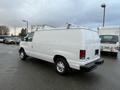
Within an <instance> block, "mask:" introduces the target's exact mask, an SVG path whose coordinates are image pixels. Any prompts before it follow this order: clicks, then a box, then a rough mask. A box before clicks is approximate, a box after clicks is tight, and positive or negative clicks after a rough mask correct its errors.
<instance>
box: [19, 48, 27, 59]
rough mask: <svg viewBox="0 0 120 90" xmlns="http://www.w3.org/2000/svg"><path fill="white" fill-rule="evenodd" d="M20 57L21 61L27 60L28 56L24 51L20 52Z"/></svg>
mask: <svg viewBox="0 0 120 90" xmlns="http://www.w3.org/2000/svg"><path fill="white" fill-rule="evenodd" d="M19 57H20V60H26V58H27V55H26V53H25V51H24V50H23V49H21V50H20V51H19Z"/></svg>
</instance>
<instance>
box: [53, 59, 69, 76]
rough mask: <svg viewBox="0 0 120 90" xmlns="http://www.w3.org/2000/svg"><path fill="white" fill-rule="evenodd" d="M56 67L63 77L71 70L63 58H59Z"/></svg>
mask: <svg viewBox="0 0 120 90" xmlns="http://www.w3.org/2000/svg"><path fill="white" fill-rule="evenodd" d="M55 65H56V70H57V72H58V73H59V74H61V75H64V74H66V73H67V72H68V70H69V65H68V63H67V62H66V61H65V60H64V59H63V58H57V60H56V61H55Z"/></svg>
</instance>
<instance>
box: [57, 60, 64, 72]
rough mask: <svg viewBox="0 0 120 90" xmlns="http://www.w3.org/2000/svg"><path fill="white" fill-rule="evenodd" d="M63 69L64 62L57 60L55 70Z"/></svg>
mask: <svg viewBox="0 0 120 90" xmlns="http://www.w3.org/2000/svg"><path fill="white" fill-rule="evenodd" d="M64 70H65V66H64V63H63V62H61V61H59V62H58V63H57V71H58V72H61V73H62V72H64Z"/></svg>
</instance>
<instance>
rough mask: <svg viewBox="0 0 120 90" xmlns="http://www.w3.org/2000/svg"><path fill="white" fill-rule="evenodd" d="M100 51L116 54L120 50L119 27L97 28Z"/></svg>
mask: <svg viewBox="0 0 120 90" xmlns="http://www.w3.org/2000/svg"><path fill="white" fill-rule="evenodd" d="M99 35H100V38H101V51H105V52H114V53H116V54H117V53H118V51H119V49H120V41H119V39H120V37H119V36H120V27H101V28H99Z"/></svg>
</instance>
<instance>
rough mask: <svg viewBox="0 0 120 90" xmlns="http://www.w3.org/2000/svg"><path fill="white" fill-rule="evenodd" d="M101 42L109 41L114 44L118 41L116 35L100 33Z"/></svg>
mask: <svg viewBox="0 0 120 90" xmlns="http://www.w3.org/2000/svg"><path fill="white" fill-rule="evenodd" d="M100 38H101V43H111V44H115V43H117V42H118V36H117V35H100Z"/></svg>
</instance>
